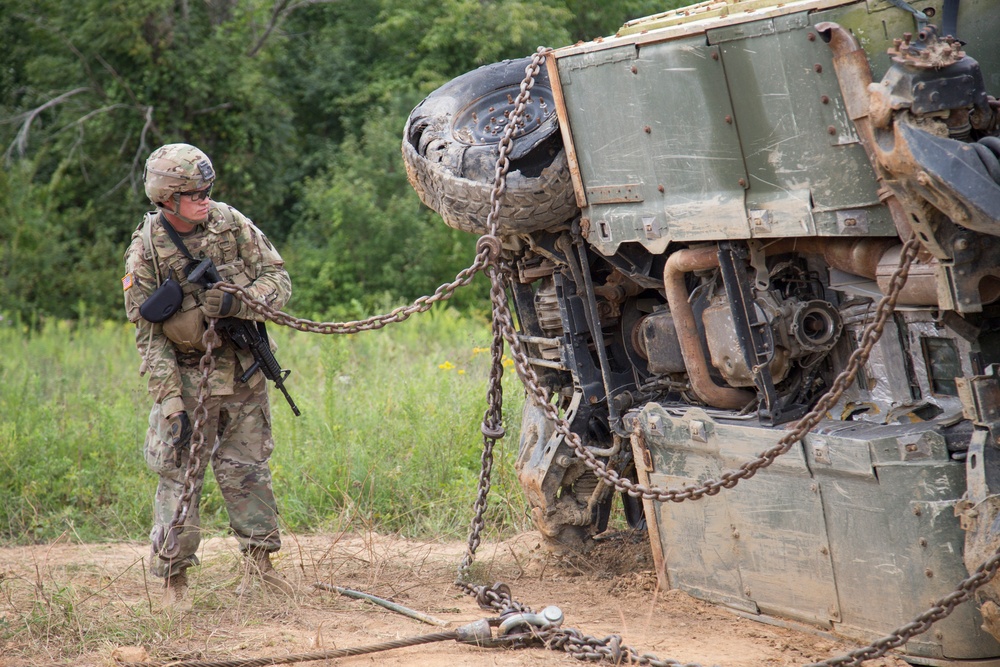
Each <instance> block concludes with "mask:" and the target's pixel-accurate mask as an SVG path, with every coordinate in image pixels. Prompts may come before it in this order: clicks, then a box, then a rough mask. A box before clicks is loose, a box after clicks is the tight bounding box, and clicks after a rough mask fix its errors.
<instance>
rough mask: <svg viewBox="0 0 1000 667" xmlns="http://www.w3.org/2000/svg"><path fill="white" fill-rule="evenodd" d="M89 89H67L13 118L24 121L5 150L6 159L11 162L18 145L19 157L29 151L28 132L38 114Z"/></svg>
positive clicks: (15, 120) (14, 120)
mask: <svg viewBox="0 0 1000 667" xmlns="http://www.w3.org/2000/svg"><path fill="white" fill-rule="evenodd" d="M89 91H91V88H74V89H73V90H70V91H67V92H65V93H63V94H62V95H58V96H56V97H53V98H52V99H51V100H49V101H48V102H46V103H45V104H43V105H41V106H38V107H35V108H34V109H32V110H31V111H27V112H25V113H23V114H21V115H19V116H17V117H16V118H13V119H12V121H13V122H18V121H20V120H21V119H24V122H23V123H21V128H20V129H19V130H18V131H17V136H16V137H14V140H13V141H12V142H10V146H8V147H7V150H6V151H5V152H4V154H3V156H4V160H5V161H6V162H8V163H9V162H10V156H11V153H12V152H13V150H14V147H15V146H17V152H18V156H19V157H24V156H25V154H26V153H27V152H28V134H29V133H30V132H31V124H32V123H33V122H34V121H35V118H37V117H38V114H40V113H42V112H43V111H45V110H46V109H51V108H52V107H54V106H57V105H59V104H62V103H63V102H65V101H66V100H68V99H69V98H71V97H73V96H74V95H79V94H80V93H85V92H89Z"/></svg>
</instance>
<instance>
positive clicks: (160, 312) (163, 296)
mask: <svg viewBox="0 0 1000 667" xmlns="http://www.w3.org/2000/svg"><path fill="white" fill-rule="evenodd" d="M183 301H184V290H182V289H181V284H180V283H179V282H177V281H176V280H174V272H173V271H171V272H170V275H169V276H168V277H167V279H166V280H164V281H163V284H162V285H160V286H159V287H157V288H156V291H155V292H153V293H152V294H150V295H149V298H148V299H146V300H145V301H144V302H143V304H142V305H141V306H139V314H140V315H142V318H143V319H144V320H146V321H147V322H152V323H153V324H158V323H160V322H164V321H166V320H168V319H170V316H171V315H173V314H174V313H176V312H177V311H178V310H179V309H180V307H181V303H182V302H183Z"/></svg>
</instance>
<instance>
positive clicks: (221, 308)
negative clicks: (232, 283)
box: [201, 289, 240, 318]
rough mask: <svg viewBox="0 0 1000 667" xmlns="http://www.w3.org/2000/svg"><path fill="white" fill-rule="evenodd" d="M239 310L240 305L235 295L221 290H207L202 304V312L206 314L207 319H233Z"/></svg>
mask: <svg viewBox="0 0 1000 667" xmlns="http://www.w3.org/2000/svg"><path fill="white" fill-rule="evenodd" d="M239 309H240V304H239V302H238V301H237V300H236V299H234V298H233V295H232V294H230V293H229V292H223V291H222V290H220V289H210V290H207V291H206V292H205V296H204V303H202V304H201V312H203V313H205V316H206V317H215V318H223V317H232V316H233V315H235V314H236V312H237V311H238V310H239Z"/></svg>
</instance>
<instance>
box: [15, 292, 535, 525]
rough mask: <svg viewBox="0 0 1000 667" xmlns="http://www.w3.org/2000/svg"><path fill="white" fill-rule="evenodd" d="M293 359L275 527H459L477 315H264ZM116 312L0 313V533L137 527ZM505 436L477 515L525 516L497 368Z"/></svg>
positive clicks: (473, 446)
mask: <svg viewBox="0 0 1000 667" xmlns="http://www.w3.org/2000/svg"><path fill="white" fill-rule="evenodd" d="M269 330H270V333H271V335H272V337H273V338H275V340H276V342H277V343H278V346H279V348H278V355H277V356H278V359H279V361H280V362H281V364H282V366H283V367H284V368H291V369H293V372H292V375H291V376H290V377H289V379H288V382H287V387H288V390H289V392H290V393H291V394H292V397H293V398H294V399H295V401H296V403H297V404H298V405H299V407H300V408H301V410H302V416H301V417H294V416H293V415H292V413H291V410H290V409H289V408H288V406H287V405H286V404H285V401H284V398H283V397H282V396H281V394H280V393H279V392H276V391H275V392H272V395H271V406H272V414H273V416H274V432H275V440H276V443H277V446H276V448H275V453H274V455H273V458H272V470H273V474H274V486H275V493H276V496H277V498H278V503H279V508H280V511H281V520H282V522H283V524H284V525H285V526H286V527H287V528H289V529H291V530H295V531H312V530H323V529H326V528H329V527H331V526H344V525H356V526H362V527H364V528H366V529H374V530H387V531H393V532H399V533H402V534H405V535H419V536H427V535H438V536H461V535H464V533H465V531H466V530H467V526H468V521H469V518H470V514H471V506H472V502H473V500H474V499H475V493H476V483H477V476H478V472H479V467H480V464H479V457H480V452H481V441H482V438H481V436H480V434H479V421H480V419H481V417H482V414H483V412H484V410H485V408H486V405H485V393H486V379H487V377H488V373H489V351H488V349H487V348H488V346H489V340H490V332H489V325H488V322H486V321H484V320H480V319H476V318H473V317H470V316H465V315H460V314H458V313H457V312H455V311H454V310H450V309H446V308H442V307H437V308H435V309H434V310H432V311H431V312H429V313H425V314H422V315H418V316H414V317H413V318H412V319H411V320H408V321H406V322H403V323H401V324H395V325H390V326H389V327H387V328H385V329H383V330H380V331H375V332H366V333H361V334H355V335H350V336H320V335H317V334H305V333H301V332H296V331H292V330H288V329H282V328H280V327H277V326H275V325H271V327H270V329H269ZM133 332H134V330H133V327H132V326H131V325H129V324H127V323H117V322H100V323H89V324H72V323H68V322H55V323H50V324H47V325H45V326H43V327H41V328H40V330H28V329H27V328H22V327H18V326H16V325H11V324H9V323H4V322H0V414H2V415H3V419H2V421H0V543H2V544H16V543H21V544H24V543H32V542H40V541H49V540H52V539H55V538H56V537H59V536H61V535H65V536H67V537H68V538H70V539H74V540H80V541H104V540H118V539H142V538H143V537H144V536H145V535H146V534H147V533H148V530H149V521H150V516H151V503H152V495H153V491H154V489H155V484H156V478H155V475H153V474H152V473H151V472H149V471H148V470H147V469H146V466H145V463H144V461H143V457H142V451H141V450H142V442H143V438H144V436H145V431H146V422H147V415H148V411H149V405H150V399H149V398H148V396H147V393H146V389H145V384H146V381H145V378H140V377H139V376H138V366H139V356H138V353H137V352H136V350H135V346H134V333H133ZM504 388H505V404H504V418H505V425H506V427H507V429H508V432H509V433H510V434H511V435H509V436H508V437H507V438H506V439H505V440H504V441H502V444H501V445H500V446H499V447H498V448H497V452H496V453H497V458H498V461H497V464H496V466H495V468H494V486H493V493H492V494H491V499H490V500H491V503H490V515H489V517H488V522H487V525H488V526H490V527H491V529H492V530H494V531H501V532H502V531H505V530H509V529H520V528H523V527H525V525H526V518H525V515H524V509H523V507H524V503H523V500H522V498H521V496H520V491H519V489H518V486H517V482H516V478H515V477H514V473H513V459H514V458H515V457H516V449H517V441H516V433H517V426H518V422H519V419H520V409H521V404H522V402H523V391H522V389H521V386H520V384H519V382H518V381H517V378H516V377H514V374H513V371H512V369H510V368H509V367H508V372H507V373H505V376H504ZM202 523H203V527H204V528H205V529H206V530H207V531H208V532H209V533H211V532H213V531H218V532H224V531H225V530H226V526H227V525H228V520H227V518H226V512H225V509H224V504H223V502H222V498H221V496H220V494H219V491H218V487H217V486H216V485H215V484H214V482H213V481H212V480H211V475H209V480H208V482H207V484H206V487H205V492H204V495H203V499H202Z"/></svg>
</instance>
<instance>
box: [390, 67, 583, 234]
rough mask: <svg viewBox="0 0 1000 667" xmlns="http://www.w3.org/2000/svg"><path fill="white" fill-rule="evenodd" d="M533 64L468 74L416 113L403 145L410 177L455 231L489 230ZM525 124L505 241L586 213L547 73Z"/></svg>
mask: <svg viewBox="0 0 1000 667" xmlns="http://www.w3.org/2000/svg"><path fill="white" fill-rule="evenodd" d="M530 61H531V59H530V58H522V59H519V60H505V61H503V62H500V63H494V64H492V65H486V66H485V67H480V68H479V69H477V70H473V71H472V72H468V73H466V74H463V75H461V76H459V77H457V78H455V79H453V80H451V81H450V82H448V83H446V84H445V85H444V86H442V87H441V88H438V89H437V90H436V91H434V92H433V93H431V94H430V95H429V96H427V98H426V99H425V100H424V101H423V102H421V103H420V104H418V105H417V107H416V108H415V109H414V110H413V111H412V112H411V113H410V117H409V120H408V121H407V123H406V128H405V130H404V138H403V162H404V164H405V165H406V174H407V177H408V178H409V180H410V184H411V185H412V186H413V189H414V190H416V192H417V194H418V195H419V196H420V199H421V201H423V202H424V204H426V205H427V206H428V207H430V208H431V209H433V210H434V211H436V212H437V213H438V214H440V215H441V217H442V218H444V221H445V223H447V224H448V225H449V226H451V227H454V228H455V229H461V230H463V231H467V232H472V233H475V234H483V233H485V232H486V231H487V228H486V218H487V215H488V213H489V211H490V192H491V191H492V189H493V183H494V178H495V170H496V160H497V156H498V154H499V142H500V139H501V137H502V136H503V130H504V124H505V122H506V121H505V119H506V115H505V113H506V112H510V111H512V110H513V107H514V104H513V102H514V100H516V98H517V95H518V92H519V90H520V85H521V82H522V80H523V79H524V72H525V68H526V67H527V66H528V64H529V63H530ZM522 121H523V126H522V127H523V128H527V129H521V130H518V131H516V132H515V134H514V142H513V144H512V149H511V151H510V153H509V159H510V168H509V170H508V173H507V188H506V192H505V193H504V194H503V197H502V200H501V205H500V211H499V216H498V219H497V229H498V233H500V234H517V233H521V232H533V231H537V230H540V229H552V228H554V227H557V226H559V225H561V224H562V223H566V222H568V221H570V220H572V219H573V218H574V217H575V216H576V215H577V213H578V212H579V209H578V208H577V206H576V198H575V196H574V193H573V183H572V180H571V178H570V171H569V164H568V161H567V159H566V152H565V150H563V146H562V136H561V135H560V134H559V127H558V119H557V117H556V114H555V104H554V102H553V100H552V93H551V88H550V87H549V81H548V74H547V72H546V69H545V68H544V67H542V68H541V69H540V70H539V72H538V75H537V76H536V78H535V85H534V87H533V88H532V92H531V100H530V103H529V104H528V105H527V106H526V107H525V112H524V118H523V119H522Z"/></svg>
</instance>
